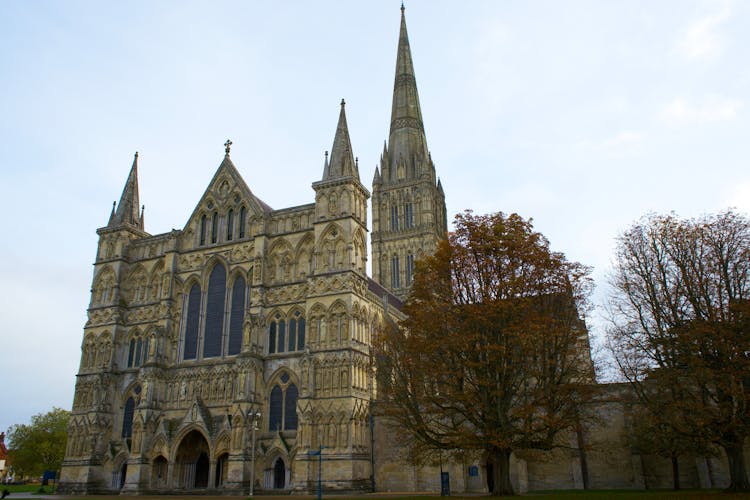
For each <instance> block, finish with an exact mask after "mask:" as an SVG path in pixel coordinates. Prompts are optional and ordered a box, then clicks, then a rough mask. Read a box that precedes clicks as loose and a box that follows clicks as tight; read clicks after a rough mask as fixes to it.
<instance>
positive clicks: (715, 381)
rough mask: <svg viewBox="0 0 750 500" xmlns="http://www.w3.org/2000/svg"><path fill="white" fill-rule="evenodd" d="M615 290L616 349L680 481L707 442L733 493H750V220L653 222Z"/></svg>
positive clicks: (733, 216)
mask: <svg viewBox="0 0 750 500" xmlns="http://www.w3.org/2000/svg"><path fill="white" fill-rule="evenodd" d="M610 281H611V284H612V290H613V291H612V295H611V300H610V312H611V319H612V327H611V329H610V332H609V340H610V345H611V347H612V350H613V353H614V354H615V359H616V361H617V363H618V365H619V367H620V370H621V372H622V374H623V375H624V376H625V377H626V378H627V379H628V380H629V381H630V382H631V384H632V387H633V388H634V390H635V393H636V394H637V396H638V398H639V400H640V403H641V405H642V407H643V409H644V411H645V412H646V413H647V418H649V419H650V420H651V421H652V422H655V423H657V424H658V425H659V428H660V436H655V437H657V438H658V440H657V441H658V442H657V443H656V444H657V449H659V451H660V452H661V453H662V454H663V455H668V454H669V453H670V452H671V453H673V456H672V460H673V467H674V474H675V479H677V478H678V476H679V472H678V470H677V460H676V456H675V455H676V454H679V453H680V452H681V451H689V450H690V448H692V447H694V446H695V445H696V444H697V445H699V446H701V445H702V443H704V442H708V443H713V445H715V446H718V447H719V448H720V449H723V450H724V452H725V453H726V456H727V459H728V462H729V472H730V486H729V489H730V490H732V491H749V490H750V484H749V483H748V477H747V468H746V467H747V464H746V463H745V455H744V453H743V449H744V447H745V444H746V443H747V441H748V435H749V434H750V220H748V218H747V217H745V216H742V215H740V214H738V213H736V212H733V211H731V210H730V211H727V212H723V213H719V214H716V215H707V216H704V217H700V218H697V219H680V218H678V217H676V216H674V215H667V216H662V215H650V216H647V217H645V218H643V219H642V220H641V221H639V222H638V223H636V224H634V225H633V226H632V227H631V228H630V229H628V230H627V231H625V232H624V233H623V234H622V235H621V236H620V237H619V239H618V245H617V251H616V259H615V267H614V270H613V272H612V276H611V279H610ZM646 437H648V436H646ZM652 441H653V440H652ZM678 485H679V483H678V482H677V481H676V480H675V486H678Z"/></svg>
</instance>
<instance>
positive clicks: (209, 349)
mask: <svg viewBox="0 0 750 500" xmlns="http://www.w3.org/2000/svg"><path fill="white" fill-rule="evenodd" d="M226 287H227V274H226V271H225V270H224V266H223V265H221V264H216V266H215V267H214V269H213V271H211V275H210V276H209V278H208V294H207V295H206V302H207V304H206V328H205V333H204V337H203V357H204V358H210V357H214V356H221V345H222V333H223V330H224V297H225V295H226Z"/></svg>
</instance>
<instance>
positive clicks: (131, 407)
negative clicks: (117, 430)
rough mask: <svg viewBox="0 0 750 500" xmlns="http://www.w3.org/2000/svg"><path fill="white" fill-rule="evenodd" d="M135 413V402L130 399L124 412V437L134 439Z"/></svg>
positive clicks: (126, 402)
mask: <svg viewBox="0 0 750 500" xmlns="http://www.w3.org/2000/svg"><path fill="white" fill-rule="evenodd" d="M134 413H135V400H134V399H133V397H132V396H131V397H129V398H128V400H127V401H125V408H124V409H123V411H122V434H121V435H122V437H124V438H130V437H133V415H134Z"/></svg>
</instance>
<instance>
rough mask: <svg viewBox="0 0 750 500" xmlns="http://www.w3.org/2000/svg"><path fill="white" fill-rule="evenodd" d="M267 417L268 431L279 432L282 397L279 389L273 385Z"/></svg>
mask: <svg viewBox="0 0 750 500" xmlns="http://www.w3.org/2000/svg"><path fill="white" fill-rule="evenodd" d="M268 402H269V407H270V408H269V410H270V412H269V416H268V430H269V431H276V430H281V429H282V427H281V424H282V422H281V418H282V415H283V408H282V407H283V395H282V392H281V387H279V386H278V385H275V386H274V387H273V389H272V390H271V398H270V399H269V401H268Z"/></svg>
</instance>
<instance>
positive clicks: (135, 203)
mask: <svg viewBox="0 0 750 500" xmlns="http://www.w3.org/2000/svg"><path fill="white" fill-rule="evenodd" d="M140 205H141V203H140V200H139V197H138V151H136V152H135V155H134V158H133V166H132V167H130V174H128V180H127V181H125V187H124V188H123V190H122V195H121V196H120V203H118V204H117V210H115V212H114V214H113V215H111V216H110V218H109V224H108V226H115V225H120V224H129V225H131V226H135V227H137V228H138V229H141V230H143V219H142V218H141V217H140V215H139V214H138V207H139V206H140ZM113 208H114V207H113Z"/></svg>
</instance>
